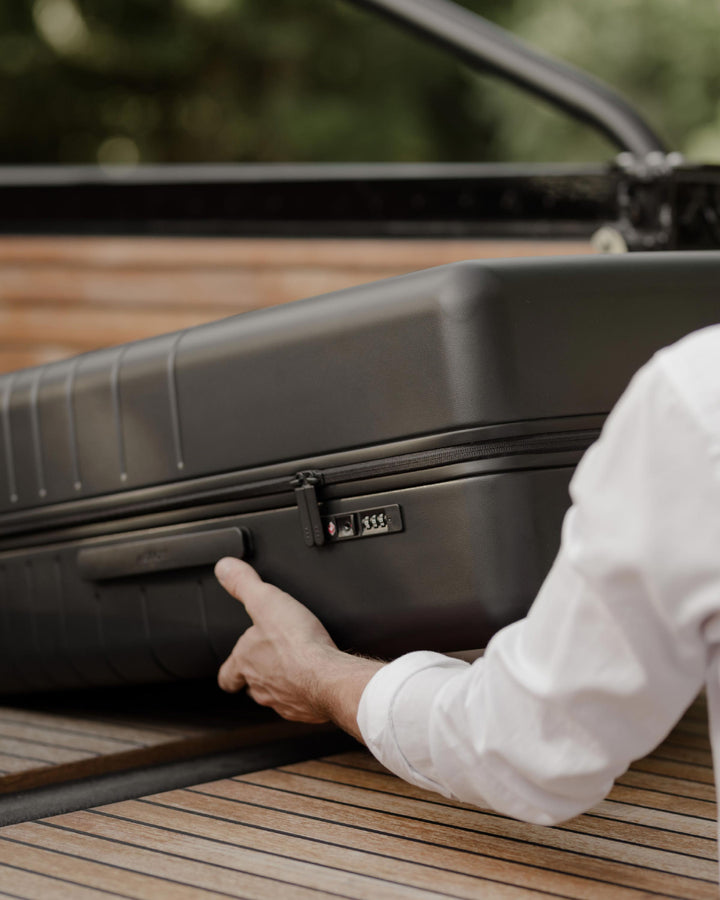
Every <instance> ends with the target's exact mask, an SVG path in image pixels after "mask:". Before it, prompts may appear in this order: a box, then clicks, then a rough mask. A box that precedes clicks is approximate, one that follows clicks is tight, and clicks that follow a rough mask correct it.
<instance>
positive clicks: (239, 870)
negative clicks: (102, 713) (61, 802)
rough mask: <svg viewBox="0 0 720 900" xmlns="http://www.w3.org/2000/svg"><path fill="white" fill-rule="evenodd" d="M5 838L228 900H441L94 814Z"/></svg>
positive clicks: (24, 828)
mask: <svg viewBox="0 0 720 900" xmlns="http://www.w3.org/2000/svg"><path fill="white" fill-rule="evenodd" d="M7 831H11V832H12V834H11V835H10V837H12V838H14V839H21V840H24V841H26V842H29V843H34V842H38V844H39V845H41V846H42V845H47V844H48V842H51V844H52V848H53V849H55V850H58V851H61V852H64V853H68V854H72V855H77V856H80V857H82V858H84V859H89V858H92V859H94V860H95V861H97V862H105V863H109V864H112V862H113V860H117V861H120V862H121V864H122V866H123V868H128V869H131V870H132V871H136V872H141V873H143V874H155V875H161V876H163V877H165V878H168V879H171V880H177V881H181V882H183V883H185V884H190V885H195V886H197V887H200V888H204V887H206V886H209V885H212V887H213V889H214V890H217V891H221V892H225V893H227V894H229V895H230V896H233V897H236V896H243V897H257V898H258V900H266V898H267V897H272V896H282V897H286V896H287V897H292V896H293V892H296V893H297V892H299V891H303V890H305V891H307V890H310V891H317V890H320V891H324V892H326V893H329V894H335V895H339V896H351V897H358V898H367V900H394V898H398V900H403V898H407V900H431V898H433V900H434V898H437V897H438V896H440V895H439V893H438V892H436V891H435V890H430V891H424V890H418V889H416V888H409V887H407V886H406V885H403V884H400V883H398V882H386V881H385V880H384V879H383V878H381V877H376V876H375V875H374V874H365V873H353V872H350V871H347V870H344V869H338V868H336V867H334V866H332V865H330V864H326V863H317V864H315V863H313V862H309V861H306V859H305V858H304V857H302V856H301V857H296V856H293V855H291V853H279V854H278V853H272V852H264V851H261V850H256V849H255V848H254V847H253V846H243V845H237V844H235V843H233V842H231V841H225V840H222V839H220V840H207V839H206V838H204V837H199V836H197V835H195V834H194V833H185V832H184V831H182V830H169V829H162V828H153V827H148V826H146V825H142V824H140V823H136V822H132V821H127V820H121V819H112V818H110V817H108V816H104V815H99V814H97V813H95V814H93V813H90V812H86V813H72V814H70V816H58V817H55V818H54V819H52V820H47V822H45V823H29V824H26V825H17V826H11V828H10V829H7ZM0 838H4V833H2V834H1V835H0ZM120 842H122V843H121V847H120ZM118 851H120V852H118Z"/></svg>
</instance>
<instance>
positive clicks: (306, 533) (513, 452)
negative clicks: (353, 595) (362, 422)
mask: <svg viewBox="0 0 720 900" xmlns="http://www.w3.org/2000/svg"><path fill="white" fill-rule="evenodd" d="M598 434H599V429H584V430H576V431H556V432H550V433H546V434H539V435H532V436H522V437H514V438H513V437H510V438H494V439H491V440H485V441H476V442H474V443H468V444H457V445H455V446H449V447H448V446H446V447H438V448H436V449H434V450H421V451H417V452H415V453H403V454H399V455H397V456H388V457H384V458H382V459H374V460H368V461H367V462H359V463H352V464H350V465H344V466H332V467H329V468H324V469H322V470H320V469H303V470H301V471H299V472H297V473H296V474H295V475H293V476H289V475H284V476H281V477H276V478H269V479H267V480H264V481H255V482H250V483H247V484H236V485H233V486H226V487H223V488H217V489H211V490H199V491H197V492H196V493H189V494H185V495H184V496H183V497H181V498H180V497H178V498H172V499H169V498H166V497H165V498H158V499H154V500H144V501H140V502H137V501H135V502H134V501H132V500H130V499H128V501H127V502H126V503H125V504H123V503H122V501H120V502H119V498H118V497H114V498H113V507H112V512H113V518H115V519H117V518H118V517H121V518H122V517H127V516H133V515H139V514H149V513H154V512H166V511H168V510H171V509H179V508H186V507H188V506H197V505H200V504H217V503H222V502H227V501H237V500H249V499H251V498H258V497H269V496H273V495H278V494H286V493H288V492H294V494H295V501H296V503H297V507H298V510H299V513H300V521H301V524H302V533H303V540H304V541H305V543H306V544H307V546H308V547H320V546H322V545H323V544H325V543H327V535H326V534H325V528H324V523H323V520H322V517H321V505H320V504H321V497H320V492H321V488H322V487H323V486H324V485H337V484H342V483H343V482H353V481H360V480H363V479H369V478H379V477H382V476H387V475H401V474H404V473H406V472H416V471H421V470H422V469H431V468H434V467H439V466H447V465H452V464H454V463H463V462H476V461H480V460H485V459H492V458H496V457H503V456H517V455H520V454H531V453H548V452H558V453H560V452H563V451H565V452H568V451H581V450H585V449H586V448H587V447H589V446H590V444H591V443H592V442H593V441H594V440H595V439H596V438H597V436H598ZM32 513H37V514H41V515H42V522H43V530H45V529H49V528H54V529H58V528H67V527H71V526H72V525H74V524H76V521H77V518H78V516H79V515H80V511H79V510H78V509H76V510H74V511H73V512H72V513H71V514H68V512H67V511H66V510H64V509H60V510H57V511H56V512H55V513H54V514H53V511H52V510H48V509H47V508H42V509H39V510H35V511H31V513H30V515H32ZM81 518H82V521H83V524H86V523H89V522H98V521H103V520H105V519H107V518H108V515H107V507H106V506H105V505H104V504H103V505H100V506H99V507H98V508H97V509H92V510H87V509H83V511H82V516H81ZM31 521H33V522H34V517H33V518H32V520H31ZM23 524H26V523H25V522H23ZM15 528H16V533H17V525H15ZM4 530H5V529H3V531H4Z"/></svg>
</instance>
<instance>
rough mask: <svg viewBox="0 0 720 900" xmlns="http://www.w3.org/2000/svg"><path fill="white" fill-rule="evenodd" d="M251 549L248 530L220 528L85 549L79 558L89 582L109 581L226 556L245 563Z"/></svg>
mask: <svg viewBox="0 0 720 900" xmlns="http://www.w3.org/2000/svg"><path fill="white" fill-rule="evenodd" d="M249 548H250V535H249V532H247V531H246V530H245V529H244V528H217V529H213V530H210V531H195V532H192V533H190V534H157V533H155V534H153V535H152V536H148V537H144V538H138V537H130V538H125V539H123V540H119V541H113V542H112V543H107V544H101V545H98V546H95V547H83V548H82V549H81V550H79V551H78V554H77V567H78V571H79V572H80V575H81V577H82V578H85V579H86V580H87V581H105V580H107V579H109V578H126V577H129V576H132V575H148V574H152V573H153V572H167V571H170V570H173V569H187V568H191V567H192V566H204V565H212V564H213V563H215V562H217V561H218V560H219V559H220V558H221V557H223V556H235V557H237V558H238V559H243V558H244V557H245V556H247V554H248V551H249Z"/></svg>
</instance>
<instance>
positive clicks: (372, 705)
mask: <svg viewBox="0 0 720 900" xmlns="http://www.w3.org/2000/svg"><path fill="white" fill-rule="evenodd" d="M678 348H679V349H678ZM683 353H685V355H687V354H688V353H690V354H691V353H692V347H691V348H690V350H688V349H687V348H685V350H683V348H682V347H681V346H680V345H677V346H676V348H672V349H671V350H669V351H665V352H664V354H660V355H659V356H658V357H656V358H655V359H654V360H653V361H652V362H651V363H649V364H648V365H647V366H646V367H645V368H644V369H643V370H641V371H640V372H639V373H638V374H637V375H636V376H635V378H634V379H633V382H632V383H631V386H630V387H629V388H628V390H627V391H626V393H625V395H624V396H623V398H622V399H621V401H620V402H619V403H618V405H617V406H616V408H615V410H614V411H613V413H612V414H611V415H610V416H609V418H608V421H607V422H606V425H605V428H604V429H603V433H602V435H601V437H600V439H599V441H598V442H597V443H596V444H595V445H594V446H593V447H592V448H591V449H590V451H588V453H587V454H586V455H585V457H584V459H583V460H582V462H581V464H580V465H579V466H578V469H577V471H576V473H575V475H574V477H573V480H572V483H571V497H572V500H573V505H572V507H571V509H570V510H569V512H568V514H567V515H566V518H565V522H564V525H563V534H562V542H561V548H560V551H559V553H558V556H557V558H556V560H555V563H554V565H553V567H552V569H551V571H550V573H549V575H548V577H547V578H546V580H545V583H544V584H543V586H542V588H541V590H540V592H539V594H538V596H537V598H536V600H535V602H534V603H533V606H532V608H531V610H530V612H529V614H528V616H527V617H526V618H525V619H523V620H521V621H519V622H516V623H514V624H512V625H510V626H508V627H507V628H504V629H503V630H502V631H500V632H498V634H496V635H495V636H494V638H493V639H492V641H491V642H490V644H489V645H488V648H487V651H486V653H485V655H484V656H483V657H482V658H481V659H479V660H477V661H476V662H475V663H474V664H473V665H469V664H468V663H464V662H461V661H459V660H455V659H451V658H448V657H445V656H443V655H441V654H437V653H429V652H419V653H411V654H408V655H406V656H403V657H401V658H400V659H398V660H395V661H394V662H392V663H390V664H388V665H387V666H385V667H383V668H382V669H380V670H379V672H378V673H377V674H376V675H375V676H374V677H373V678H372V679H371V681H370V682H369V684H368V685H367V687H366V689H365V691H364V693H363V695H362V698H361V702H360V708H359V711H358V725H359V728H360V731H361V733H362V735H363V738H364V740H365V742H366V743H367V745H368V747H369V748H370V750H371V751H372V752H373V753H374V755H375V756H376V757H377V758H378V759H379V760H380V761H381V762H382V763H384V764H385V765H386V766H387V767H388V768H390V769H391V770H392V771H394V772H395V773H396V774H398V775H400V776H401V777H402V778H405V779H406V780H408V781H410V782H412V783H414V784H417V785H419V786H421V787H424V788H429V789H432V790H435V791H438V792H440V793H441V794H444V795H445V796H448V797H451V798H455V799H459V800H462V801H465V802H470V803H476V804H478V805H481V806H490V807H492V808H494V809H496V810H498V811H500V812H503V813H506V814H508V815H511V816H514V817H517V818H520V819H524V820H527V821H532V822H537V823H540V824H553V823H556V822H559V821H563V820H565V819H568V818H571V817H572V816H574V815H577V814H578V813H580V812H582V811H584V810H585V809H588V808H589V807H590V806H592V805H593V804H594V803H596V802H598V801H599V800H600V799H602V798H603V797H604V796H605V795H606V794H607V792H608V791H609V789H610V787H611V786H612V783H613V781H614V780H615V778H617V777H618V776H619V775H620V774H621V773H622V772H624V771H625V769H626V768H627V766H628V765H629V764H630V762H632V760H633V759H636V758H638V757H641V756H643V755H645V754H646V753H648V752H649V751H650V750H651V749H652V748H653V747H654V746H656V745H657V744H658V743H659V742H660V741H661V740H662V739H663V737H664V736H665V735H666V734H667V733H668V731H669V730H670V729H671V728H672V726H673V725H674V724H675V722H676V721H677V719H678V718H679V717H680V716H681V715H682V713H683V711H684V710H685V708H686V707H687V706H688V705H689V703H690V702H691V701H692V700H693V698H694V696H695V695H696V693H697V692H698V690H699V689H700V687H701V686H702V684H703V681H704V679H705V674H706V670H707V666H708V643H709V638H708V634H709V632H710V631H712V629H713V628H715V629H717V621H718V607H720V481H719V479H718V459H719V458H720V454H718V452H717V448H716V447H715V445H714V443H713V441H714V438H713V437H712V433H711V432H710V431H708V430H707V429H705V427H704V425H703V410H702V409H696V408H695V407H694V405H693V401H692V397H691V396H689V395H687V392H686V391H685V376H686V375H688V373H689V375H692V374H693V373H692V372H691V371H690V370H691V369H692V366H690V367H689V368H688V367H687V366H686V367H685V368H683ZM688 377H689V376H688ZM718 418H720V411H719V412H718ZM478 602H482V601H481V598H479V600H478Z"/></svg>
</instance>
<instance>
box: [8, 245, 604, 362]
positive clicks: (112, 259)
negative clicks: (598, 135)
mask: <svg viewBox="0 0 720 900" xmlns="http://www.w3.org/2000/svg"><path fill="white" fill-rule="evenodd" d="M589 250H590V247H589V245H588V244H586V243H583V242H557V241H467V240H463V241H453V240H399V241H394V240H352V239H350V240H292V239H289V240H286V239H281V240H273V239H268V240H255V239H243V238H238V239H188V238H167V239H157V238H146V239H142V238H112V237H109V238H78V237H75V238H14V237H6V238H0V332H2V335H1V338H2V339H1V340H0V372H6V371H12V370H15V369H19V368H26V367H28V366H34V365H43V364H46V363H48V362H53V361H55V360H60V359H66V358H68V357H70V356H74V355H76V354H78V353H83V352H86V351H88V350H92V349H96V348H100V347H106V346H111V345H115V344H118V343H125V342H129V341H134V340H140V339H143V338H147V337H151V336H154V335H157V334H164V333H167V332H172V331H177V330H180V329H184V328H189V327H193V326H194V325H198V324H201V323H203V322H208V321H212V320H215V319H219V318H223V317H225V316H229V315H233V314H235V313H240V312H246V311H249V310H253V309H261V308H264V307H267V306H275V305H278V304H283V303H287V302H290V301H292V300H298V299H301V298H303V297H311V296H314V295H317V294H321V293H325V292H327V291H336V290H341V289H343V288H347V287H351V286H353V285H357V284H363V283H367V282H369V281H374V280H377V279H380V278H387V277H390V276H393V275H399V274H403V273H405V272H410V271H415V270H417V269H422V268H428V267H430V266H435V265H442V264H444V263H449V262H456V261H459V260H463V259H472V258H496V257H498V256H509V257H517V256H528V255H548V254H553V255H557V254H577V253H586V252H589Z"/></svg>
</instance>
